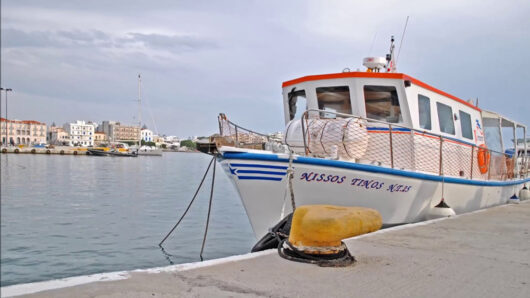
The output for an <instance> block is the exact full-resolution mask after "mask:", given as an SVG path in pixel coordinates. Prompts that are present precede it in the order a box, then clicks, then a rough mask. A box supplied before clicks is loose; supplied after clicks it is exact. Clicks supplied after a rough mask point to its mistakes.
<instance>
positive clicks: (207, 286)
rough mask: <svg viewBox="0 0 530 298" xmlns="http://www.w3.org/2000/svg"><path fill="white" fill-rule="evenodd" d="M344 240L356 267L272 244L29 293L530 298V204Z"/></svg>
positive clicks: (14, 290)
mask: <svg viewBox="0 0 530 298" xmlns="http://www.w3.org/2000/svg"><path fill="white" fill-rule="evenodd" d="M345 243H346V245H347V246H348V248H349V249H350V251H351V253H352V255H354V256H355V257H356V259H357V262H356V263H355V265H353V266H351V267H345V268H322V267H318V266H316V265H310V264H304V263H296V262H290V261H287V260H284V259H282V258H281V257H280V256H278V254H277V253H276V251H275V250H270V251H267V252H262V253H258V254H250V255H245V256H243V257H231V258H227V259H225V260H222V259H221V260H214V261H209V262H204V263H199V264H196V265H193V264H191V265H190V264H188V265H175V266H169V267H164V268H158V269H152V270H139V271H132V272H127V273H125V274H121V275H120V276H121V277H120V278H123V279H121V280H112V281H97V282H90V283H85V284H81V285H76V286H70V287H64V288H58V289H53V290H46V291H41V292H37V293H33V294H29V295H26V296H25V297H511V298H514V297H530V202H529V201H525V202H523V203H521V204H514V205H503V206H498V207H493V208H490V209H485V210H480V211H478V212H474V213H469V214H464V215H459V216H456V217H453V218H448V219H442V220H434V221H430V222H424V223H419V224H412V225H404V226H399V227H395V228H391V229H386V230H382V231H378V232H375V233H372V234H368V235H363V236H360V237H355V238H351V239H348V240H346V241H345ZM201 264H202V265H201ZM99 279H101V280H105V278H104V277H101V278H99ZM52 282H53V281H52ZM55 282H56V283H58V284H59V285H60V284H61V282H60V281H55ZM45 283H50V282H45ZM45 283H36V284H33V285H32V284H27V285H15V286H11V287H6V288H3V289H2V292H3V293H2V295H3V296H4V295H16V294H21V293H23V292H25V293H28V292H31V291H35V290H36V289H37V288H38V287H41V288H46V284H45ZM65 284H66V282H65ZM43 285H44V287H43ZM32 286H33V287H32ZM35 287H37V288H35ZM48 288H49V284H48Z"/></svg>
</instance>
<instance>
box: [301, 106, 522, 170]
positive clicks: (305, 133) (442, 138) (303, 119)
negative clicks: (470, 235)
mask: <svg viewBox="0 0 530 298" xmlns="http://www.w3.org/2000/svg"><path fill="white" fill-rule="evenodd" d="M310 113H314V114H318V115H321V113H327V114H334V115H336V116H340V117H343V118H354V119H360V120H364V121H366V122H369V123H378V124H382V125H385V126H386V127H388V129H389V137H390V141H389V146H390V165H391V167H392V168H394V156H393V155H394V154H393V153H394V148H393V147H394V146H393V143H392V138H393V136H392V130H394V129H395V128H396V127H397V128H403V129H407V130H410V131H411V134H414V133H418V134H420V135H428V136H433V137H436V138H438V139H439V142H440V152H439V158H440V159H439V175H444V170H443V166H442V164H443V163H444V161H443V155H445V154H444V150H443V143H444V141H445V140H446V139H449V140H451V141H454V142H457V143H459V144H462V145H467V146H471V172H470V179H473V169H474V164H473V162H474V159H475V152H478V150H477V149H480V150H487V151H488V152H490V156H491V154H492V153H495V154H499V155H501V156H504V157H505V158H507V159H511V158H513V157H509V155H508V154H506V153H504V152H499V151H496V150H492V149H487V148H483V147H480V146H477V145H475V144H471V143H467V142H464V141H461V140H458V139H456V138H452V137H446V136H443V135H441V134H438V133H433V132H429V131H425V130H418V129H414V128H411V127H408V126H405V125H400V124H395V123H389V122H385V121H381V120H376V119H370V118H366V117H362V116H356V115H352V114H345V113H340V112H334V111H326V110H319V109H308V110H306V111H305V112H304V113H303V114H302V116H301V122H302V123H301V125H302V137H303V143H304V151H305V154H306V155H309V154H310V153H311V150H310V148H309V144H308V141H309V140H308V130H309V127H307V126H308V123H307V122H308V119H310V117H309V115H310ZM315 119H322V118H320V117H318V118H315ZM325 119H326V118H324V120H325ZM475 148H477V149H475ZM525 158H526V156H525ZM514 162H517V161H516V160H514ZM491 164H492V161H491V159H490V161H489V165H488V180H489V179H490V175H491V169H490V168H491ZM506 174H513V178H514V179H515V178H517V177H518V176H519V173H516V172H515V167H514V169H513V173H508V172H506ZM506 176H507V175H506ZM504 179H507V177H504Z"/></svg>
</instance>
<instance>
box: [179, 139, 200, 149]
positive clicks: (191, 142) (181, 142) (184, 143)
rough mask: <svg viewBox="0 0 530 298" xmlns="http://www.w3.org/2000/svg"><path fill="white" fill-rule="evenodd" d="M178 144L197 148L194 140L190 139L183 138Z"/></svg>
mask: <svg viewBox="0 0 530 298" xmlns="http://www.w3.org/2000/svg"><path fill="white" fill-rule="evenodd" d="M180 146H181V147H188V148H190V149H195V148H197V144H195V142H193V141H192V140H184V141H180Z"/></svg>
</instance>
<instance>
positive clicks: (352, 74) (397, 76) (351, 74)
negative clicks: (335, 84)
mask: <svg viewBox="0 0 530 298" xmlns="http://www.w3.org/2000/svg"><path fill="white" fill-rule="evenodd" d="M343 78H374V79H397V80H409V81H410V82H411V83H413V84H415V85H418V86H420V87H422V88H425V89H427V90H430V91H432V92H435V93H438V94H440V95H443V96H445V97H448V98H450V99H452V100H455V101H457V102H459V103H461V104H464V105H466V106H468V107H470V108H472V109H475V110H477V111H479V112H480V111H481V110H480V109H479V108H478V107H476V106H474V105H472V104H470V103H468V102H467V101H465V100H463V99H460V98H458V97H456V96H454V95H451V94H449V93H447V92H444V91H442V90H439V89H436V88H434V87H432V86H431V85H428V84H425V83H423V82H422V81H420V80H417V79H415V78H413V77H411V76H408V75H406V74H403V73H386V72H360V71H355V72H341V73H331V74H322V75H312V76H305V77H301V78H297V79H294V80H290V81H285V82H283V84H282V88H285V87H288V86H292V85H295V84H299V83H303V82H310V81H319V80H332V79H343Z"/></svg>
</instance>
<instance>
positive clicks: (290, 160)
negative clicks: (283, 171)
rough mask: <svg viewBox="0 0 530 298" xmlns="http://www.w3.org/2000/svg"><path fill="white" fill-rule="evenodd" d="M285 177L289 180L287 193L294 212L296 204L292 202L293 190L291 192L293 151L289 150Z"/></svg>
mask: <svg viewBox="0 0 530 298" xmlns="http://www.w3.org/2000/svg"><path fill="white" fill-rule="evenodd" d="M287 177H288V179H289V192H290V194H291V207H292V209H293V212H294V210H296V203H295V201H294V190H293V178H294V171H293V151H292V150H289V168H287Z"/></svg>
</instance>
